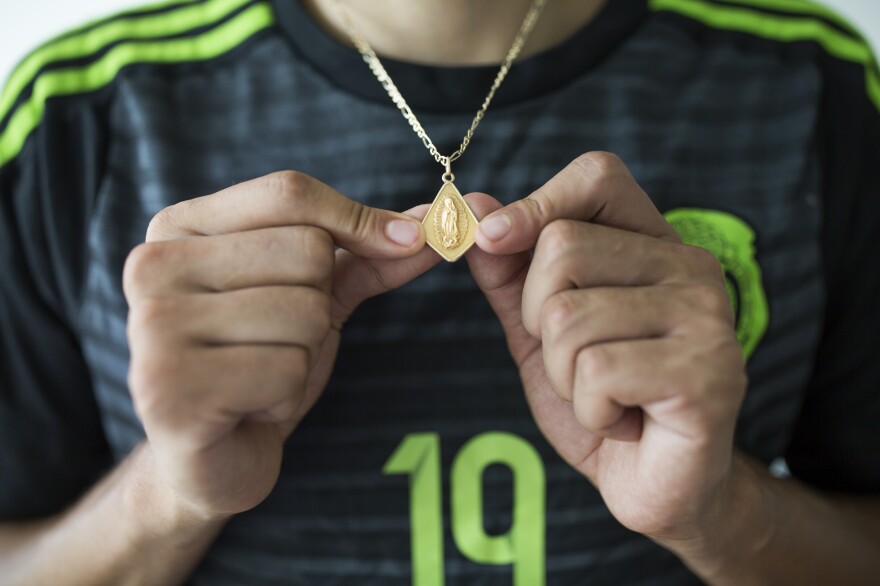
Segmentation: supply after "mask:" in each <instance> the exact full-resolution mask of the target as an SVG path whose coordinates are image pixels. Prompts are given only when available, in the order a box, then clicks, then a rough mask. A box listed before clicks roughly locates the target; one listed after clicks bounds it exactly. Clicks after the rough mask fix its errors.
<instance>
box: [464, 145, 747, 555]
mask: <svg viewBox="0 0 880 586" xmlns="http://www.w3.org/2000/svg"><path fill="white" fill-rule="evenodd" d="M468 199H469V201H470V202H471V204H472V205H473V206H474V207H475V208H476V209H477V212H478V215H482V214H485V213H487V212H493V213H491V214H489V216H488V217H486V218H485V219H484V220H483V222H482V223H481V227H480V231H479V232H478V234H477V245H478V246H479V249H476V248H475V249H472V250H471V251H470V252H469V253H468V262H469V263H470V266H471V270H472V272H473V274H474V277H475V279H476V280H477V282H478V284H479V285H480V287H481V288H482V289H483V290H484V291H485V293H486V295H487V297H488V299H489V301H490V303H491V304H492V307H493V308H494V310H495V311H496V313H497V314H498V316H499V318H500V320H501V322H502V324H503V326H504V328H505V331H506V333H507V338H508V344H509V346H510V350H511V352H512V354H513V357H514V359H515V360H516V362H517V364H518V366H519V369H520V373H521V376H522V380H523V384H524V386H525V391H526V395H527V398H528V400H529V404H530V405H531V408H532V411H533V414H534V416H535V419H536V420H537V423H538V425H539V426H540V428H541V430H542V431H543V433H544V434H545V436H546V437H547V439H548V440H549V441H550V443H551V444H552V445H553V446H554V447H555V448H556V450H557V451H558V452H559V454H560V455H561V456H562V457H563V458H564V459H565V460H566V461H568V462H569V463H570V464H571V465H572V466H574V467H575V468H576V469H577V470H579V471H580V472H582V473H583V474H584V475H585V476H586V477H587V478H589V479H590V480H591V481H592V482H593V483H594V484H595V485H596V486H597V487H598V489H599V490H600V491H601V493H602V496H603V498H604V500H605V502H606V504H607V505H608V507H609V508H610V510H611V512H612V513H613V514H614V515H615V517H617V519H618V520H619V521H620V522H621V523H623V524H624V525H626V526H627V527H629V528H630V529H632V530H635V531H638V532H640V533H644V534H646V535H648V536H651V537H653V538H655V539H658V540H684V539H688V538H689V537H690V535H691V534H693V533H694V532H695V531H696V530H697V527H698V525H699V524H700V523H704V522H705V519H707V518H709V517H710V516H711V514H712V513H714V512H715V511H714V509H715V507H717V506H718V503H720V502H723V493H724V491H725V487H726V485H727V482H726V481H727V480H728V479H729V475H730V471H731V460H732V458H731V456H732V446H733V431H734V425H735V421H736V415H737V411H738V409H739V406H740V403H741V401H742V398H743V395H744V392H745V389H746V377H745V375H744V365H743V356H742V353H741V350H740V348H739V346H738V344H737V340H736V336H735V332H734V323H733V315H732V312H731V308H730V305H729V301H728V299H727V295H726V293H725V288H724V281H723V274H722V271H721V268H720V266H719V264H718V262H717V261H716V260H715V259H714V258H713V257H712V256H711V255H710V254H709V253H708V252H706V251H704V250H702V249H699V248H694V247H691V246H687V245H684V244H682V243H681V242H680V240H679V239H678V237H677V236H676V234H675V232H674V230H673V229H672V227H671V226H670V225H669V224H668V223H667V222H666V221H665V220H664V219H663V217H662V216H661V215H660V213H659V212H658V211H657V209H656V208H655V207H654V205H653V204H652V203H651V201H650V199H649V198H648V197H647V195H646V194H645V193H644V192H643V191H642V189H641V188H640V187H639V186H638V185H637V184H636V182H635V180H634V179H633V178H632V176H631V175H630V173H629V171H628V170H627V169H626V167H625V166H624V165H623V163H622V162H621V161H620V160H619V159H618V158H617V157H615V156H613V155H609V154H606V153H590V154H587V155H584V156H582V157H580V158H578V159H577V160H576V161H574V162H573V163H572V164H571V165H569V166H568V167H567V168H566V169H564V170H563V171H562V172H561V173H559V174H558V175H557V176H556V177H554V178H553V179H551V180H550V181H549V182H548V183H547V184H545V185H544V186H543V187H541V188H540V189H539V190H537V191H536V192H535V193H533V194H532V195H530V196H529V197H527V198H525V199H523V200H520V201H518V202H515V203H513V204H511V205H509V206H507V207H506V208H504V209H502V210H497V208H498V207H499V205H500V204H498V203H497V202H496V201H494V200H492V199H491V198H489V197H487V196H485V195H481V194H472V195H470V196H468ZM531 248H534V255H531V254H530V253H529V252H528V251H529V249H531Z"/></svg>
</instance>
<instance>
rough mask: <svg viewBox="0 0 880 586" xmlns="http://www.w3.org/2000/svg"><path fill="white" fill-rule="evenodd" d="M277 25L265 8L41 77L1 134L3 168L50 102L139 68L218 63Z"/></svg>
mask: <svg viewBox="0 0 880 586" xmlns="http://www.w3.org/2000/svg"><path fill="white" fill-rule="evenodd" d="M274 21H275V16H274V13H273V12H272V9H271V7H270V6H269V5H268V4H267V3H265V2H260V3H257V4H254V5H253V6H251V7H250V8H247V9H245V10H243V11H242V12H241V13H240V14H238V15H236V16H235V17H234V18H232V19H230V20H229V21H227V22H225V23H223V24H221V25H219V26H217V27H215V28H213V29H210V30H208V31H207V32H204V33H202V34H200V35H198V36H194V37H184V38H179V39H170V40H164V41H126V42H123V43H120V44H119V45H117V46H115V47H113V49H111V50H110V51H108V52H107V53H106V54H105V55H103V56H102V57H101V58H100V59H98V60H97V61H95V62H93V63H90V64H88V65H84V66H82V67H73V68H69V69H57V70H53V71H49V72H47V73H46V74H44V75H41V76H39V78H37V80H36V82H35V83H34V89H33V92H32V93H31V96H30V98H29V99H28V100H27V101H26V102H24V103H22V104H21V106H19V108H18V109H17V110H16V111H15V113H14V114H13V115H12V117H11V118H10V119H9V124H8V125H7V126H6V128H5V129H4V130H3V132H2V133H0V167H2V166H3V165H5V164H6V163H8V162H9V161H10V160H12V159H13V158H14V157H15V156H16V155H17V154H18V152H19V151H20V150H21V148H22V146H24V142H25V140H27V137H28V136H29V135H30V133H31V132H32V131H33V130H34V129H35V128H36V127H37V125H38V124H39V123H40V120H41V119H42V117H43V112H44V110H45V107H46V100H48V99H49V98H56V97H60V96H67V95H72V94H79V93H85V92H91V91H95V90H98V89H100V88H102V87H104V86H106V85H108V84H109V83H110V82H111V81H113V79H114V78H115V77H116V75H117V74H118V73H119V71H120V70H121V69H122V68H123V67H125V66H127V65H132V64H135V63H183V62H192V61H204V60H207V59H212V58H214V57H218V56H220V55H222V54H223V53H226V52H228V51H231V50H232V49H234V48H235V47H237V46H239V45H241V44H242V43H243V42H245V41H246V40H247V39H248V38H250V37H251V36H253V35H254V34H256V33H257V32H259V31H261V30H264V29H266V28H267V27H269V26H272V25H273V24H274Z"/></svg>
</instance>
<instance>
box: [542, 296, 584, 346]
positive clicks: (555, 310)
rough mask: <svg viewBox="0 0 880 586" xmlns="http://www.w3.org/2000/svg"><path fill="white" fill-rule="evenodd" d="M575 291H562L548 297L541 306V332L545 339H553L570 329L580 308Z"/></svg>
mask: <svg viewBox="0 0 880 586" xmlns="http://www.w3.org/2000/svg"><path fill="white" fill-rule="evenodd" d="M574 293H575V291H573V290H569V291H562V292H560V293H557V294H555V295H553V296H552V297H550V298H549V299H547V301H545V302H544V305H543V306H542V307H541V318H540V319H541V332H542V337H543V338H545V339H549V340H553V339H555V338H558V337H559V334H561V333H562V332H564V331H565V330H566V329H568V326H569V325H570V324H571V322H572V320H573V319H574V317H575V315H576V314H577V313H578V310H579V308H580V305H581V304H580V303H579V300H578V299H577V298H576V297H575V295H574Z"/></svg>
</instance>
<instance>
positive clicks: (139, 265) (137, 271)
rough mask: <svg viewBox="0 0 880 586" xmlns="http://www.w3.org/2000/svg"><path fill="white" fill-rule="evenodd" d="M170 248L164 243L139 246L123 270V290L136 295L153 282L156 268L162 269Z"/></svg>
mask: <svg viewBox="0 0 880 586" xmlns="http://www.w3.org/2000/svg"><path fill="white" fill-rule="evenodd" d="M170 248H171V247H170V246H167V245H166V244H165V243H162V242H149V243H144V244H138V245H137V246H135V247H134V248H133V249H132V250H131V252H129V253H128V257H126V259H125V265H124V266H123V268H122V288H123V290H124V291H125V292H126V293H127V294H131V293H136V292H138V291H140V290H141V288H142V286H143V285H144V284H145V283H147V282H149V281H151V280H152V278H153V275H154V274H155V271H156V268H157V267H161V266H162V265H163V264H164V263H165V261H166V259H167V257H168V255H169V253H170V252H171V250H170Z"/></svg>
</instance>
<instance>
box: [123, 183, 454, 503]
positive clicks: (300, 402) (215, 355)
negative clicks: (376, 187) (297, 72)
mask: <svg viewBox="0 0 880 586" xmlns="http://www.w3.org/2000/svg"><path fill="white" fill-rule="evenodd" d="M423 207H424V209H416V210H411V212H410V216H412V217H410V216H407V215H404V214H397V213H393V212H388V211H384V210H377V209H373V208H369V207H365V206H363V205H361V204H358V203H356V202H354V201H352V200H350V199H348V198H346V197H344V196H342V195H340V194H339V193H337V192H336V191H334V190H333V189H331V188H330V187H328V186H326V185H324V184H322V183H320V182H318V181H317V180H315V179H312V178H310V177H308V176H306V175H304V174H301V173H296V172H283V173H277V174H273V175H269V176H267V177H263V178H261V179H256V180H254V181H249V182H247V183H243V184H240V185H237V186H234V187H231V188H229V189H226V190H224V191H221V192H219V193H216V194H214V195H209V196H205V197H200V198H197V199H193V200H190V201H185V202H182V203H180V204H177V205H174V206H171V207H169V208H166V209H165V210H163V211H162V212H160V213H159V214H158V215H157V216H156V217H155V218H154V219H153V221H152V222H151V223H150V226H149V230H148V233H147V239H146V240H147V241H146V243H145V244H142V245H141V246H139V247H137V248H136V249H135V250H134V251H133V252H132V253H131V255H130V256H129V257H128V260H127V262H126V266H125V271H124V287H125V293H126V297H127V299H128V302H129V305H130V313H129V320H128V337H129V346H130V349H131V369H130V375H129V385H130V388H131V392H132V396H133V398H134V403H135V407H136V409H137V412H138V414H139V415H140V417H141V419H142V421H143V424H144V427H145V429H146V432H147V437H148V447H149V449H150V450H151V451H152V453H153V457H154V458H155V462H156V469H157V470H158V475H159V476H160V478H159V479H158V481H159V482H160V483H161V486H162V487H163V488H166V489H167V492H168V494H169V495H170V498H171V499H172V500H175V501H176V502H178V503H180V505H181V506H182V507H183V508H185V509H186V510H188V511H193V512H195V513H196V514H197V515H199V516H202V517H204V518H207V519H212V518H223V517H225V516H229V515H231V514H234V513H237V512H240V511H244V510H247V509H249V508H251V507H253V506H255V505H257V504H258V503H259V502H261V501H262V500H263V499H264V498H265V497H266V496H267V495H268V494H269V492H270V491H271V490H272V488H273V486H274V485H275V482H276V480H277V476H278V472H279V468H280V464H281V455H282V445H283V442H284V440H285V439H286V438H287V437H288V435H289V434H290V433H291V432H292V430H293V429H294V428H295V427H296V425H297V424H298V423H299V422H300V421H301V420H302V418H303V417H304V416H305V414H306V413H307V412H308V410H309V409H310V408H311V407H312V405H314V403H315V401H316V400H317V399H318V397H319V396H320V394H321V392H322V390H323V389H324V386H325V385H326V383H327V380H328V378H329V376H330V372H331V370H332V367H333V362H334V359H335V357H336V352H337V348H338V346H339V331H340V329H341V327H342V325H343V323H344V322H345V321H346V319H347V318H348V316H349V315H350V313H351V312H352V311H353V310H354V309H355V308H356V307H357V305H358V304H359V303H361V302H362V301H363V300H365V299H366V298H368V297H371V296H373V295H377V294H379V293H382V292H384V291H387V290H389V289H391V288H394V287H398V286H400V285H402V284H404V283H405V282H407V281H409V280H411V279H412V278H414V277H416V276H418V275H420V274H421V273H423V272H424V271H426V270H427V269H428V268H430V267H431V266H432V265H433V264H435V263H436V262H437V260H438V258H437V256H436V255H434V254H433V253H432V252H431V251H430V249H427V248H425V247H424V242H425V239H424V232H423V230H422V229H421V226H420V224H419V223H418V222H417V221H416V220H414V219H413V217H415V218H416V219H421V216H423V215H424V213H425V212H426V210H427V206H423ZM334 245H336V246H338V247H339V250H336V251H335V252H334Z"/></svg>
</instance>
